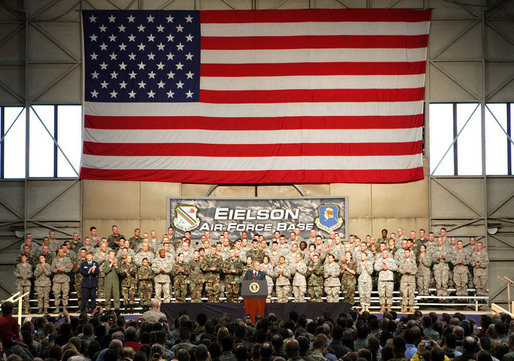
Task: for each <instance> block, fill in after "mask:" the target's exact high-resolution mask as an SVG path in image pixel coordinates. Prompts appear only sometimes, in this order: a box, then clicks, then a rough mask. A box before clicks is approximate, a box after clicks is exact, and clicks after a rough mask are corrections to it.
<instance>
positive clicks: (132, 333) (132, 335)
mask: <svg viewBox="0 0 514 361" xmlns="http://www.w3.org/2000/svg"><path fill="white" fill-rule="evenodd" d="M136 340H137V330H136V328H135V327H132V326H129V327H127V330H126V331H125V341H136Z"/></svg>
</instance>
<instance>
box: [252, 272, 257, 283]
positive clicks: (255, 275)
mask: <svg viewBox="0 0 514 361" xmlns="http://www.w3.org/2000/svg"><path fill="white" fill-rule="evenodd" d="M256 277H257V273H256V272H254V273H253V280H254V281H255V278H256Z"/></svg>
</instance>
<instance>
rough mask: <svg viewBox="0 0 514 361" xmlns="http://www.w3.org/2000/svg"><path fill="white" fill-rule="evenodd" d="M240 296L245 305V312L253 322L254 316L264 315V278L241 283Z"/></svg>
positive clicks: (265, 287)
mask: <svg viewBox="0 0 514 361" xmlns="http://www.w3.org/2000/svg"><path fill="white" fill-rule="evenodd" d="M241 286H242V287H241V296H242V297H243V302H244V306H245V314H246V315H247V316H250V320H251V321H252V323H255V316H256V315H261V316H262V317H264V310H265V308H266V297H268V283H267V282H266V280H256V281H247V280H243V283H242V285H241Z"/></svg>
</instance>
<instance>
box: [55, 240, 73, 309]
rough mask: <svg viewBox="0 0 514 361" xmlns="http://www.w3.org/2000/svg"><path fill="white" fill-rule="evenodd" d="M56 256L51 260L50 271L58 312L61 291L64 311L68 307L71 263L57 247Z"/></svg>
mask: <svg viewBox="0 0 514 361" xmlns="http://www.w3.org/2000/svg"><path fill="white" fill-rule="evenodd" d="M58 252H59V253H58V256H57V257H56V258H54V260H53V261H52V267H51V270H52V273H53V274H54V279H53V282H54V285H53V287H52V291H53V293H54V297H55V312H56V313H59V312H60V309H59V307H60V305H61V293H62V305H63V308H64V311H66V308H67V307H68V297H69V293H70V276H68V273H70V272H71V271H72V269H73V263H71V260H70V259H69V258H68V257H65V256H64V250H63V249H62V248H59V251H58Z"/></svg>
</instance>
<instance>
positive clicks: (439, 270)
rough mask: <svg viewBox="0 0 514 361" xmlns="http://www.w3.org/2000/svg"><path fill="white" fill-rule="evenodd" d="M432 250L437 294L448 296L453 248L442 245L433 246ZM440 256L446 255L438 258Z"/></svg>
mask: <svg viewBox="0 0 514 361" xmlns="http://www.w3.org/2000/svg"><path fill="white" fill-rule="evenodd" d="M431 252H432V262H433V263H434V267H433V269H434V279H435V287H436V289H437V295H438V296H448V277H449V272H450V267H449V266H448V262H450V260H451V250H450V248H449V247H448V246H445V245H443V246H442V247H439V246H436V247H432V248H431ZM440 256H444V258H442V259H439V260H438V258H439V257H440Z"/></svg>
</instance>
